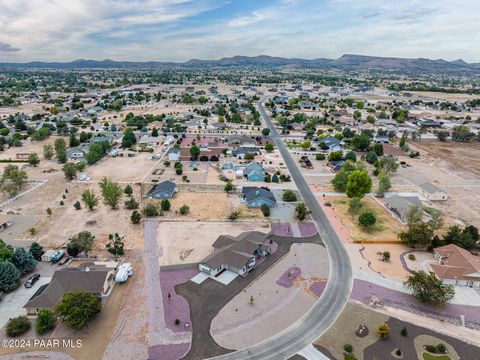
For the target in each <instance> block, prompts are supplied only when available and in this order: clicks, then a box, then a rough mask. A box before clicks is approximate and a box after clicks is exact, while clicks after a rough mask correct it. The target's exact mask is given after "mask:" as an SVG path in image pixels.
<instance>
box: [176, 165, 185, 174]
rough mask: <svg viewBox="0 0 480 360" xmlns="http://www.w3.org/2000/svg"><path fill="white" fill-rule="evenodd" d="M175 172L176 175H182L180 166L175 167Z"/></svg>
mask: <svg viewBox="0 0 480 360" xmlns="http://www.w3.org/2000/svg"><path fill="white" fill-rule="evenodd" d="M175 173H176V174H177V175H182V173H183V169H182V168H181V167H177V168H176V169H175Z"/></svg>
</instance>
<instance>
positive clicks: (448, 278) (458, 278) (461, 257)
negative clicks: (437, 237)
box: [430, 244, 480, 288]
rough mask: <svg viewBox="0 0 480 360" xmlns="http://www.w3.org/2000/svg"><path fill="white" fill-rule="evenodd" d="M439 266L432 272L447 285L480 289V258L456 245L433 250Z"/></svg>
mask: <svg viewBox="0 0 480 360" xmlns="http://www.w3.org/2000/svg"><path fill="white" fill-rule="evenodd" d="M433 252H434V255H435V260H437V264H431V265H430V266H431V268H432V270H433V271H434V272H435V274H436V275H437V276H438V278H439V279H441V280H442V281H443V282H444V283H445V284H452V285H458V286H469V287H475V288H480V256H475V255H472V254H471V253H470V252H469V251H467V250H465V249H462V248H461V247H458V246H456V245H454V244H449V245H445V246H442V247H439V248H436V249H434V250H433Z"/></svg>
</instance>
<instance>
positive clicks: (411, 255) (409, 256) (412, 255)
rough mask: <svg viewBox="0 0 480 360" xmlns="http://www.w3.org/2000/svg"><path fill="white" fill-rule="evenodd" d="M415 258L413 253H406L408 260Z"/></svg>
mask: <svg viewBox="0 0 480 360" xmlns="http://www.w3.org/2000/svg"><path fill="white" fill-rule="evenodd" d="M416 259H417V258H416V257H415V254H408V260H412V261H414V260H416Z"/></svg>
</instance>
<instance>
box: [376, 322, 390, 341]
mask: <svg viewBox="0 0 480 360" xmlns="http://www.w3.org/2000/svg"><path fill="white" fill-rule="evenodd" d="M389 334H390V328H389V327H388V324H387V323H383V324H380V326H379V327H378V328H377V336H378V337H379V338H381V339H385V338H387V337H388V335H389Z"/></svg>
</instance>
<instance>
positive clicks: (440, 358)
mask: <svg viewBox="0 0 480 360" xmlns="http://www.w3.org/2000/svg"><path fill="white" fill-rule="evenodd" d="M422 357H423V360H452V359H451V358H450V356H447V355H433V354H430V353H427V352H424V353H422Z"/></svg>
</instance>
